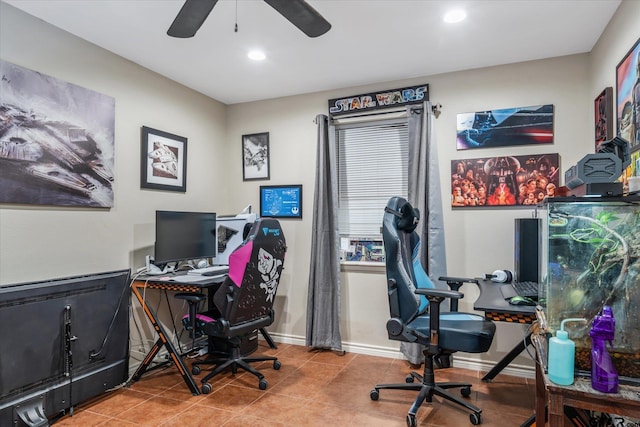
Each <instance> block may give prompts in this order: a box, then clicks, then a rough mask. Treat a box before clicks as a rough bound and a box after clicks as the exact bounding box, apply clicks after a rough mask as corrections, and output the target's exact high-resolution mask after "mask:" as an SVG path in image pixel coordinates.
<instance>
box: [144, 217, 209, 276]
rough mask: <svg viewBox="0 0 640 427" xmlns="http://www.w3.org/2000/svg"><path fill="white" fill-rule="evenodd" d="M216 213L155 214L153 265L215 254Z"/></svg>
mask: <svg viewBox="0 0 640 427" xmlns="http://www.w3.org/2000/svg"><path fill="white" fill-rule="evenodd" d="M217 244H218V241H217V239H216V214H215V213H213V212H176V211H156V244H155V258H154V261H153V262H154V264H155V265H162V264H166V263H168V262H177V261H185V260H190V259H200V258H214V257H215V256H216V254H217Z"/></svg>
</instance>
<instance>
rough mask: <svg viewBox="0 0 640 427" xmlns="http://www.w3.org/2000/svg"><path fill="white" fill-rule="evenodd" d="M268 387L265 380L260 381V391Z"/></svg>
mask: <svg viewBox="0 0 640 427" xmlns="http://www.w3.org/2000/svg"><path fill="white" fill-rule="evenodd" d="M268 385H269V383H268V382H267V380H264V379H263V380H260V382H259V383H258V387H259V388H260V390H266V389H267V386H268Z"/></svg>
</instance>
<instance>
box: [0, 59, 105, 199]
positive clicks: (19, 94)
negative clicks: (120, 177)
mask: <svg viewBox="0 0 640 427" xmlns="http://www.w3.org/2000/svg"><path fill="white" fill-rule="evenodd" d="M0 75H1V76H2V78H1V80H0V203H17V204H33V205H54V206H82V207H113V183H114V175H113V170H114V127H115V100H114V98H112V97H109V96H107V95H103V94H100V93H97V92H94V91H92V90H89V89H85V88H82V87H80V86H77V85H74V84H71V83H67V82H64V81H62V80H59V79H57V78H55V77H51V76H47V75H45V74H41V73H38V72H36V71H33V70H29V69H26V68H23V67H20V66H18V65H15V64H12V63H9V62H6V61H2V60H0Z"/></svg>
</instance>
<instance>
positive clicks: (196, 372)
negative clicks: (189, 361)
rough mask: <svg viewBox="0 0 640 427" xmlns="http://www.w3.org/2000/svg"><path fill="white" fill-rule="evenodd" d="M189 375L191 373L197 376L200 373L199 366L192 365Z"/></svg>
mask: <svg viewBox="0 0 640 427" xmlns="http://www.w3.org/2000/svg"><path fill="white" fill-rule="evenodd" d="M191 373H192V374H193V375H198V374H199V373H200V366H198V365H193V366H192V367H191Z"/></svg>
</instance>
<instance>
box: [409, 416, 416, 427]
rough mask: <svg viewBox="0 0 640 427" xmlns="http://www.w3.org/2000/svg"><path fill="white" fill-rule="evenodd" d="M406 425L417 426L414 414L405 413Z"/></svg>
mask: <svg viewBox="0 0 640 427" xmlns="http://www.w3.org/2000/svg"><path fill="white" fill-rule="evenodd" d="M407 427H418V421H417V420H416V416H415V414H407Z"/></svg>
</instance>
